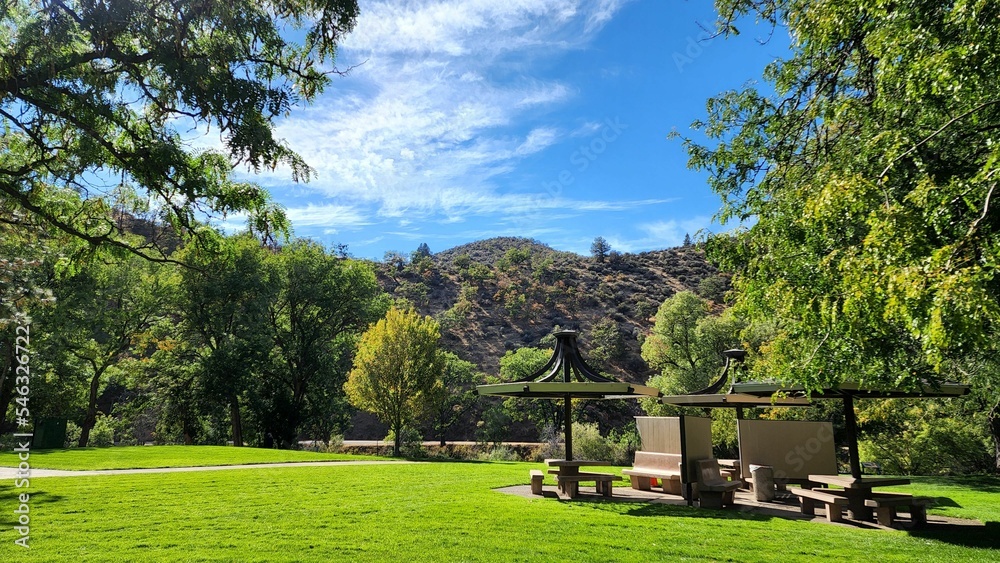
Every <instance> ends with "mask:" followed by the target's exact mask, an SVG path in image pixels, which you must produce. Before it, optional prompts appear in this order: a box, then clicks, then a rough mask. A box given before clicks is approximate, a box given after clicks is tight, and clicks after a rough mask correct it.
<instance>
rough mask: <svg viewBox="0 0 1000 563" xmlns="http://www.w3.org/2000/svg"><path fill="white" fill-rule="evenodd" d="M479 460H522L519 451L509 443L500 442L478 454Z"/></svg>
mask: <svg viewBox="0 0 1000 563" xmlns="http://www.w3.org/2000/svg"><path fill="white" fill-rule="evenodd" d="M478 460H479V461H521V457H520V456H519V455H517V451H515V450H514V449H513V448H511V447H510V446H508V445H507V444H499V445H496V446H493V447H492V448H490V451H488V452H482V453H480V454H479V456H478Z"/></svg>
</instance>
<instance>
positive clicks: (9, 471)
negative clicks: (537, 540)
mask: <svg viewBox="0 0 1000 563" xmlns="http://www.w3.org/2000/svg"><path fill="white" fill-rule="evenodd" d="M400 463H420V462H418V461H404V460H372V461H303V462H288V463H254V464H247V465H208V466H203V467H152V468H147V469H94V470H87V471H68V470H65V469H32V470H31V475H30V476H31V477H32V478H37V477H89V476H92V475H133V474H136V473H184V472H188V471H224V470H229V469H271V468H275V467H328V466H336V465H392V464H400ZM15 477H17V469H16V468H14V467H0V480H3V481H6V480H8V479H14V478H15Z"/></svg>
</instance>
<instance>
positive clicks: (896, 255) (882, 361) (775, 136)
mask: <svg viewBox="0 0 1000 563" xmlns="http://www.w3.org/2000/svg"><path fill="white" fill-rule="evenodd" d="M716 6H717V8H718V11H719V13H720V14H722V15H723V17H722V19H721V24H720V25H721V27H720V31H721V32H722V33H735V32H736V30H735V27H733V23H734V22H735V21H736V20H737V19H738V18H739V17H741V16H747V15H749V16H751V17H756V18H758V19H759V20H763V21H766V22H768V23H770V25H771V26H772V27H773V31H775V33H774V35H773V36H772V40H773V41H778V40H779V38H783V37H788V38H789V39H790V41H791V56H790V57H789V58H787V59H784V60H778V61H775V62H774V63H773V64H771V65H770V66H769V67H768V68H767V70H766V71H765V75H764V78H765V80H766V81H767V82H768V85H767V87H766V88H761V89H760V90H758V89H754V88H748V89H745V90H742V91H733V92H728V93H725V94H723V95H721V96H719V97H716V98H714V99H712V100H710V101H709V104H708V119H707V121H705V122H703V123H698V124H696V126H697V127H698V128H700V129H702V130H703V131H704V132H705V133H706V134H707V136H708V137H709V139H710V144H707V145H706V144H701V143H700V142H697V141H694V140H690V139H689V140H687V141H686V146H687V148H688V150H689V153H690V155H691V160H690V163H691V165H692V166H694V167H695V168H699V169H702V170H706V171H707V172H709V178H710V180H709V181H710V183H711V185H712V187H713V188H714V189H715V191H716V192H718V193H719V194H720V195H721V196H722V198H723V202H724V207H723V210H722V212H721V218H722V219H723V220H748V221H749V224H750V225H751V226H749V227H747V228H745V229H743V230H742V231H741V232H739V233H738V234H737V235H736V236H734V237H728V236H723V237H717V238H715V239H713V240H712V241H711V245H710V246H711V250H712V253H713V254H714V256H715V257H716V258H718V259H720V260H721V261H722V265H723V267H724V268H727V269H731V270H733V271H735V273H736V275H735V278H734V285H735V288H736V289H737V293H736V305H737V307H738V308H739V310H740V311H741V312H743V313H745V314H747V315H749V316H750V317H752V318H755V319H773V320H775V321H777V331H778V332H777V336H776V338H775V339H774V340H773V341H772V342H771V343H770V345H769V347H768V352H769V353H768V354H767V355H766V356H765V357H764V358H762V359H763V361H759V362H756V364H755V365H756V368H757V369H760V370H763V371H765V372H766V373H767V375H769V376H772V377H779V378H782V379H785V380H791V381H798V382H802V383H805V384H806V385H808V386H810V387H816V386H820V385H825V384H832V383H836V382H838V381H840V380H843V379H846V378H850V379H858V380H861V381H862V382H863V383H869V384H875V385H886V386H907V385H913V384H916V383H918V382H919V381H920V380H927V379H930V380H939V379H942V378H952V377H956V376H957V375H958V374H959V370H960V369H961V368H962V366H963V365H964V364H966V363H968V361H969V360H968V357H969V356H970V355H975V356H978V355H979V354H981V353H982V352H983V351H995V349H996V340H997V338H996V336H997V334H996V333H997V331H996V326H997V322H998V321H1000V300H998V297H1000V277H998V276H997V274H998V266H1000V214H998V213H996V212H995V210H994V209H993V206H994V203H995V201H996V196H997V194H996V193H995V188H996V186H997V182H998V180H1000V82H998V81H997V80H996V77H995V69H996V68H998V65H1000V5H998V4H997V3H996V2H992V1H988V0H969V1H959V2H946V3H941V2H930V1H927V2H924V1H914V2H902V3H900V2H868V1H863V0H848V1H844V2H826V3H819V4H817V3H814V2H802V1H798V0H766V1H756V0H718V1H717V2H716ZM786 30H787V35H786ZM975 373H976V377H977V378H979V380H978V382H979V383H980V385H989V386H991V387H992V388H994V389H995V388H996V387H997V385H996V384H997V382H998V377H997V375H996V374H998V373H1000V372H998V371H997V370H996V369H985V370H978V371H975ZM998 399H1000V395H997V394H996V393H994V394H993V396H992V397H991V398H990V399H989V404H987V405H986V407H987V408H990V407H992V408H993V427H994V429H995V430H994V433H995V437H996V439H997V445H998V449H997V462H998V466H1000V434H998V433H997V431H998V430H1000V407H998Z"/></svg>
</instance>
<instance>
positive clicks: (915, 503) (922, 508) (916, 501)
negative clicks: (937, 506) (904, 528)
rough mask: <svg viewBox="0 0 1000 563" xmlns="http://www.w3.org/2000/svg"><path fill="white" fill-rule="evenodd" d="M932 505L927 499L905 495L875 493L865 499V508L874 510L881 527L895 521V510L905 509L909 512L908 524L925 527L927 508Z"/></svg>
mask: <svg viewBox="0 0 1000 563" xmlns="http://www.w3.org/2000/svg"><path fill="white" fill-rule="evenodd" d="M931 504H934V499H932V498H929V497H914V496H913V495H909V494H905V493H875V494H874V495H873V496H872V498H870V499H865V506H867V507H868V508H874V509H875V517H876V518H877V519H878V523H879V525H881V526H892V523H893V521H894V520H895V519H896V510H897V509H898V508H900V507H907V509H908V510H909V512H910V522H911V523H912V524H913V526H914V527H918V528H919V527H922V526H925V525H927V506H928V505H931Z"/></svg>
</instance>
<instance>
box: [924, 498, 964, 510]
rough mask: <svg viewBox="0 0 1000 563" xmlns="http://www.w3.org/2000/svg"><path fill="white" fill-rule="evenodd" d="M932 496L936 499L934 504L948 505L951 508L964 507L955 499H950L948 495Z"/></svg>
mask: <svg viewBox="0 0 1000 563" xmlns="http://www.w3.org/2000/svg"><path fill="white" fill-rule="evenodd" d="M930 498H932V499H934V504H933V506H947V507H949V508H962V505H961V504H958V503H957V502H955V501H953V500H952V499H950V498H948V497H930Z"/></svg>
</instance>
